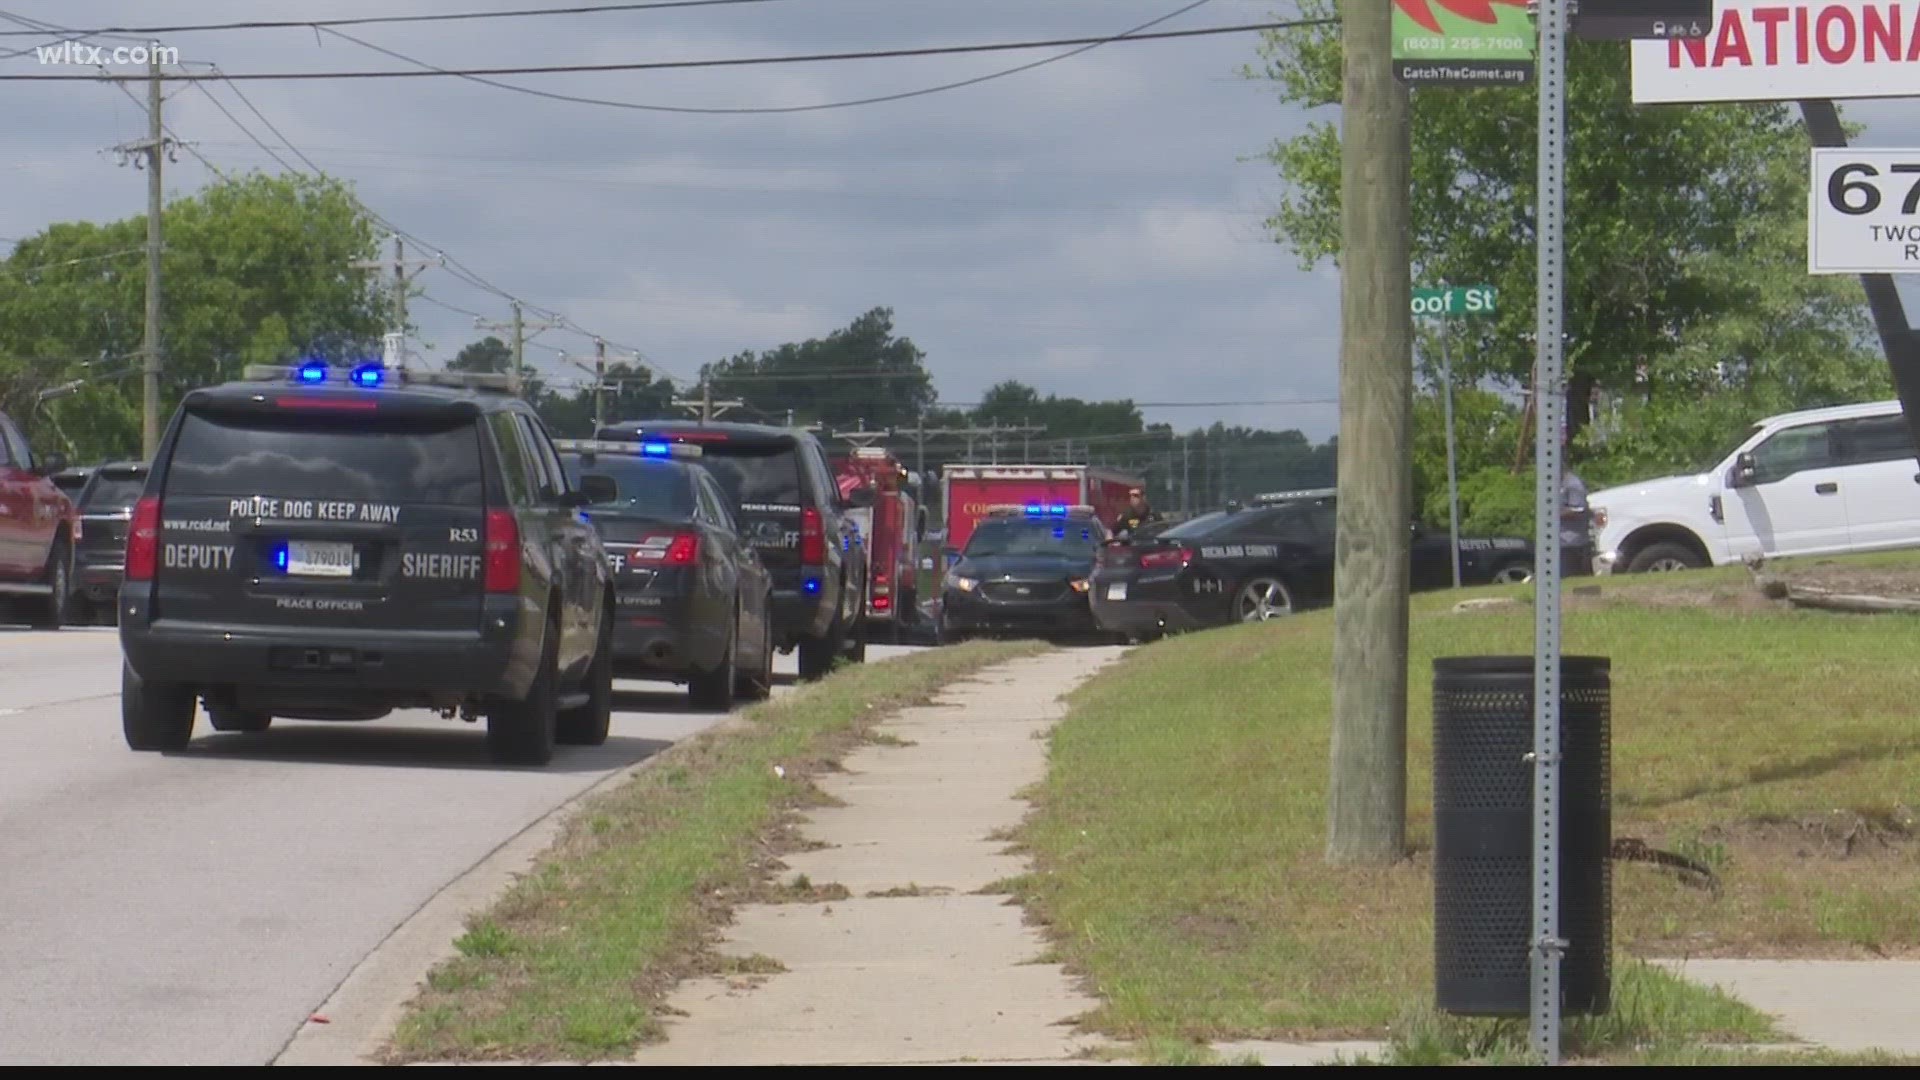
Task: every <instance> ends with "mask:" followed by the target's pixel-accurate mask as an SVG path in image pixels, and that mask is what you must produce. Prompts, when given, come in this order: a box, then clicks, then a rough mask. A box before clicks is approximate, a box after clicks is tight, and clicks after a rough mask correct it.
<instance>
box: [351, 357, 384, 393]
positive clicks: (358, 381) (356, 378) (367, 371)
mask: <svg viewBox="0 0 1920 1080" xmlns="http://www.w3.org/2000/svg"><path fill="white" fill-rule="evenodd" d="M347 378H348V379H349V380H351V381H352V383H353V385H355V386H364V387H367V388H369V389H371V388H373V387H376V386H379V385H380V384H381V383H383V382H385V381H387V369H386V368H385V367H384V366H382V365H381V364H379V363H371V364H361V365H360V366H359V367H357V368H354V369H353V372H352V374H350V375H348V376H347Z"/></svg>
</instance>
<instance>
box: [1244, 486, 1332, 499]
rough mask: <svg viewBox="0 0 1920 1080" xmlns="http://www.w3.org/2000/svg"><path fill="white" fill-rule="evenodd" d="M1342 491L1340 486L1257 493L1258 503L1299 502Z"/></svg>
mask: <svg viewBox="0 0 1920 1080" xmlns="http://www.w3.org/2000/svg"><path fill="white" fill-rule="evenodd" d="M1339 493H1340V489H1339V488H1307V489H1305V490H1302V491H1269V492H1267V493H1266V494H1265V495H1255V496H1254V497H1253V501H1254V502H1257V503H1279V502H1297V501H1300V500H1302V499H1327V498H1332V497H1333V496H1335V495H1338V494H1339Z"/></svg>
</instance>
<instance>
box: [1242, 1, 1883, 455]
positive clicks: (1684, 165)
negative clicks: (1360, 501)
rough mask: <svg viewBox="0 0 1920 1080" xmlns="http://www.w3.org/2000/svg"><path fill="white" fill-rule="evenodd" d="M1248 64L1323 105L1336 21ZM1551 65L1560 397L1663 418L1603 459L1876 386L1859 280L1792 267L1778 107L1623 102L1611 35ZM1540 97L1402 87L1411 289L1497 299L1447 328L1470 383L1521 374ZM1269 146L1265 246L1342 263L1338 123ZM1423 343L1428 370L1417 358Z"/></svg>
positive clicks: (1796, 177)
mask: <svg viewBox="0 0 1920 1080" xmlns="http://www.w3.org/2000/svg"><path fill="white" fill-rule="evenodd" d="M1299 6H1300V14H1301V15H1302V16H1303V17H1307V18H1314V17H1324V16H1331V15H1334V14H1336V5H1335V4H1334V3H1333V0H1302V2H1301V3H1300V5H1299ZM1260 54H1261V58H1262V60H1263V64H1261V65H1260V66H1258V67H1256V68H1251V69H1249V70H1248V71H1247V74H1248V75H1250V76H1252V77H1255V78H1261V79H1265V80H1268V81H1269V82H1270V83H1271V84H1272V86H1273V87H1274V89H1275V90H1276V92H1277V93H1278V95H1279V96H1280V97H1281V98H1282V99H1283V100H1285V101H1286V102H1288V103H1290V104H1294V105H1303V106H1306V107H1309V108H1311V107H1315V106H1322V105H1337V103H1338V102H1339V100H1340V90H1341V63H1342V55H1341V47H1340V34H1339V28H1338V27H1337V26H1333V27H1319V28H1306V29H1297V30H1283V31H1271V32H1269V33H1268V34H1267V35H1266V37H1265V39H1264V43H1263V46H1262V48H1261V52H1260ZM1568 72H1569V78H1568V106H1567V115H1568V128H1569V137H1568V156H1567V161H1568V191H1567V201H1566V212H1567V218H1566V227H1567V243H1566V250H1567V261H1566V271H1567V288H1566V296H1567V304H1566V313H1567V321H1566V330H1567V334H1568V353H1567V358H1568V365H1569V366H1568V371H1569V376H1570V386H1569V391H1570V397H1571V398H1572V399H1573V400H1574V402H1576V404H1577V403H1580V402H1583V401H1584V400H1585V399H1586V395H1587V394H1588V392H1589V391H1590V390H1592V389H1593V388H1595V387H1598V388H1601V389H1603V390H1606V391H1611V392H1613V393H1615V394H1631V395H1636V396H1638V397H1640V398H1641V399H1642V400H1652V401H1655V402H1659V403H1661V405H1660V406H1658V407H1656V408H1655V409H1654V410H1653V411H1652V412H1650V413H1649V414H1648V415H1647V417H1646V419H1648V420H1650V421H1655V422H1659V423H1665V424H1671V425H1677V429H1669V430H1659V431H1642V430H1640V429H1638V428H1634V429H1629V430H1627V431H1625V432H1623V433H1620V434H1618V435H1616V437H1615V438H1614V439H1613V440H1612V441H1611V442H1610V443H1609V444H1608V446H1607V447H1606V449H1605V451H1604V453H1605V454H1607V455H1619V460H1620V462H1621V463H1622V465H1621V466H1620V467H1621V468H1624V467H1625V465H1624V463H1625V462H1628V461H1631V462H1635V463H1637V464H1648V463H1651V462H1654V461H1663V462H1664V461H1670V460H1671V459H1672V458H1673V456H1674V455H1675V454H1676V453H1678V452H1679V448H1680V447H1682V446H1686V447H1697V446H1698V445H1702V444H1712V443H1714V442H1717V441H1718V440H1719V439H1720V438H1722V437H1724V434H1725V433H1726V430H1727V425H1728V423H1730V422H1732V421H1730V420H1729V419H1728V418H1729V417H1731V416H1736V415H1737V416H1739V417H1740V418H1741V419H1740V421H1739V422H1738V424H1736V426H1735V428H1734V430H1737V429H1738V426H1742V425H1744V423H1745V422H1748V421H1751V420H1753V419H1758V418H1759V417H1760V416H1762V415H1765V414H1767V413H1770V412H1777V411H1782V410H1785V409H1790V408H1802V407H1811V406H1816V405H1823V404H1830V403H1835V402H1840V401H1857V400H1865V399H1869V398H1871V397H1875V396H1879V395H1881V394H1883V393H1885V392H1886V390H1885V388H1886V385H1887V382H1886V375H1885V371H1884V367H1885V365H1884V363H1883V362H1882V361H1881V359H1880V358H1879V356H1878V355H1877V351H1876V350H1875V349H1874V348H1873V347H1872V346H1871V343H1870V339H1869V336H1868V333H1869V330H1870V323H1869V320H1868V318H1867V314H1866V311H1865V308H1864V304H1863V302H1862V301H1863V298H1862V295H1861V291H1860V287H1859V284H1858V283H1857V282H1856V281H1855V280H1854V279H1851V278H1846V277H1813V276H1810V275H1808V274H1807V273H1806V257H1805V242H1806V241H1805V230H1806V225H1805V215H1806V199H1807V188H1806V185H1807V171H1806V148H1807V140H1806V137H1805V136H1804V134H1803V133H1802V132H1801V130H1800V127H1799V122H1798V120H1797V117H1796V116H1795V115H1794V113H1793V112H1792V111H1791V109H1790V108H1789V107H1788V106H1785V105H1781V104H1730V105H1700V106H1685V107H1657V108H1648V107H1641V106H1636V105H1634V104H1633V101H1632V90H1631V80H1630V66H1629V60H1628V50H1627V48H1626V46H1625V44H1624V43H1621V42H1588V41H1571V42H1569V46H1568ZM1537 89H1538V88H1537V85H1536V84H1531V83H1530V84H1528V85H1527V86H1526V87H1524V88H1521V87H1512V88H1508V87H1495V88H1474V89H1466V88H1452V87H1449V88H1435V89H1430V90H1429V89H1416V90H1414V91H1413V92H1412V100H1411V106H1412V132H1411V140H1412V155H1413V160H1412V164H1413V190H1412V199H1413V208H1412V209H1413V218H1412V219H1413V236H1412V237H1411V243H1412V253H1413V266H1412V268H1411V270H1412V274H1413V276H1414V279H1415V281H1416V283H1418V284H1423V285H1424V284H1437V283H1440V282H1451V283H1455V284H1468V283H1470V284H1476V285H1477V284H1488V285H1492V286H1494V287H1496V288H1497V289H1498V290H1499V293H1500V301H1501V302H1500V314H1499V315H1498V316H1497V317H1494V318H1489V319H1481V320H1468V321H1462V322H1459V323H1457V324H1455V327H1454V332H1455V335H1456V338H1455V340H1456V351H1455V358H1456V362H1455V367H1456V369H1457V371H1458V373H1459V375H1460V376H1461V378H1462V380H1463V381H1465V382H1467V383H1470V384H1478V383H1480V382H1481V381H1482V380H1484V379H1492V380H1495V381H1496V382H1498V383H1502V384H1505V385H1508V386H1525V385H1527V383H1528V382H1530V379H1531V372H1532V364H1533V353H1534V345H1533V337H1534V333H1533V331H1534V285H1535V281H1534V257H1533V249H1534V205H1535V196H1536V191H1535V188H1536V181H1537V161H1536V157H1537V155H1536V153H1535V149H1534V148H1535V145H1536V136H1535V132H1536V128H1537V108H1538V106H1537V99H1536V96H1535V95H1536V92H1537ZM1268 157H1269V159H1270V160H1271V161H1272V162H1273V163H1274V164H1275V165H1276V166H1277V167H1278V169H1279V171H1280V174H1281V176H1282V177H1283V178H1284V179H1285V180H1286V181H1287V182H1288V192H1287V194H1286V196H1285V198H1284V201H1283V202H1282V204H1281V205H1280V208H1279V210H1278V211H1277V212H1276V213H1275V214H1274V215H1273V217H1272V218H1271V219H1270V220H1269V222H1268V224H1269V226H1270V227H1271V229H1272V230H1273V233H1274V235H1275V237H1276V238H1277V239H1278V240H1280V241H1281V242H1282V243H1285V244H1287V245H1288V246H1289V247H1290V248H1291V249H1292V250H1293V251H1294V253H1295V254H1296V255H1297V256H1298V257H1299V259H1300V261H1301V264H1302V265H1303V266H1304V267H1311V266H1314V265H1316V264H1318V263H1320V262H1322V261H1332V262H1333V263H1335V264H1336V265H1338V263H1339V259H1340V251H1339V244H1340V218H1339V214H1340V183H1341V167H1340V140H1339V133H1338V130H1337V128H1336V126H1335V125H1334V124H1332V123H1326V122H1322V123H1316V124H1313V125H1311V126H1310V127H1309V128H1308V129H1307V130H1306V131H1305V132H1304V133H1302V134H1300V135H1298V136H1295V137H1292V138H1289V139H1283V140H1280V141H1278V142H1276V143H1274V144H1273V145H1272V146H1271V148H1270V149H1269V152H1268ZM1422 352H1423V354H1425V355H1423V362H1424V363H1425V364H1426V365H1427V366H1428V367H1431V366H1433V359H1434V355H1433V350H1431V349H1423V350H1422ZM1709 396H1711V397H1714V398H1719V397H1726V398H1728V399H1730V400H1732V401H1733V402H1735V403H1736V404H1733V405H1730V406H1729V407H1728V409H1727V410H1726V412H1725V414H1720V413H1718V412H1717V411H1716V412H1715V414H1714V415H1713V417H1712V419H1711V420H1710V421H1709V420H1707V419H1705V418H1702V417H1692V418H1690V417H1688V416H1687V414H1686V412H1685V411H1684V410H1687V409H1691V408H1693V407H1694V405H1695V404H1696V403H1697V402H1698V401H1699V400H1700V399H1702V398H1703V397H1709ZM1667 402H1676V403H1685V404H1683V405H1679V406H1678V408H1677V409H1672V408H1666V407H1665V405H1666V403H1667ZM1579 423H1580V419H1579V415H1578V413H1577V412H1576V418H1575V427H1576V431H1577V429H1578V426H1579ZM1642 439H1646V440H1648V441H1650V442H1651V443H1652V444H1653V445H1651V446H1638V445H1636V444H1637V443H1639V442H1640V441H1641V440H1642ZM1586 445H1588V444H1586V443H1583V442H1577V443H1576V447H1577V448H1579V447H1585V446H1586ZM1600 471H1608V472H1611V471H1615V467H1614V466H1613V465H1611V464H1603V465H1601V466H1600Z"/></svg>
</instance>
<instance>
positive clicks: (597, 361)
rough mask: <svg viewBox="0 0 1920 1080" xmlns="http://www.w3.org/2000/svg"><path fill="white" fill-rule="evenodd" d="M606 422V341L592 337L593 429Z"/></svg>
mask: <svg viewBox="0 0 1920 1080" xmlns="http://www.w3.org/2000/svg"><path fill="white" fill-rule="evenodd" d="M606 422H607V343H606V342H605V341H603V340H601V339H600V338H594V339H593V429H594V430H595V431H598V430H600V428H601V426H602V425H604V424H605V423H606Z"/></svg>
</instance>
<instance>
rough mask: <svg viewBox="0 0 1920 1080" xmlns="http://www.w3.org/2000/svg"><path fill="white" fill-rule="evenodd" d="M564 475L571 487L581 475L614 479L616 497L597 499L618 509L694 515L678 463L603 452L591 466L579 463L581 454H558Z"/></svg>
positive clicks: (578, 480)
mask: <svg viewBox="0 0 1920 1080" xmlns="http://www.w3.org/2000/svg"><path fill="white" fill-rule="evenodd" d="M560 461H561V463H562V464H564V465H565V466H566V469H567V479H568V480H569V481H571V482H572V484H573V487H574V490H576V491H577V490H579V489H580V477H581V476H582V475H596V476H604V477H607V478H608V479H610V480H612V481H613V486H614V488H615V489H616V490H617V491H618V492H619V497H618V498H616V499H615V500H614V501H612V502H610V503H596V504H594V505H596V506H608V507H614V508H617V509H621V510H638V511H642V512H645V513H652V514H659V515H661V516H663V517H675V518H690V517H692V516H693V492H692V490H690V488H691V485H689V484H688V482H687V478H686V475H685V474H684V473H682V472H681V471H680V469H679V467H678V466H675V465H672V464H669V463H667V462H658V461H647V460H645V459H640V458H623V457H617V456H603V457H597V458H595V459H594V462H593V464H592V465H590V466H584V467H583V466H582V464H581V461H580V455H578V454H561V455H560Z"/></svg>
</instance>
